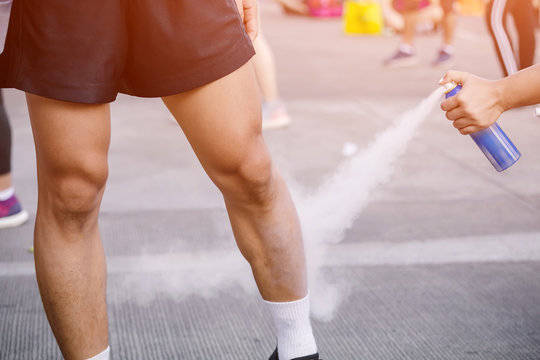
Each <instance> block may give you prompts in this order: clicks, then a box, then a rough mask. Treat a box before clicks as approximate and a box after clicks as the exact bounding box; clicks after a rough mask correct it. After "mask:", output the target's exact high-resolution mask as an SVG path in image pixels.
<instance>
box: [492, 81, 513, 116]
mask: <svg viewBox="0 0 540 360" xmlns="http://www.w3.org/2000/svg"><path fill="white" fill-rule="evenodd" d="M494 90H495V98H496V101H497V106H498V107H499V109H500V111H501V113H502V112H504V111H506V110H509V109H511V108H512V104H511V99H510V97H509V96H508V94H509V93H508V81H506V78H504V79H501V80H496V81H495V82H494Z"/></svg>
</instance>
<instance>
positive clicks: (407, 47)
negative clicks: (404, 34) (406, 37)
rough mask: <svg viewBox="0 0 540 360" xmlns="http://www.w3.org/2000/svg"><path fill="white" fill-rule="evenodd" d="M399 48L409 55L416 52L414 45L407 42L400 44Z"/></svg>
mask: <svg viewBox="0 0 540 360" xmlns="http://www.w3.org/2000/svg"><path fill="white" fill-rule="evenodd" d="M399 50H400V51H402V52H404V53H406V54H409V55H412V54H414V46H412V45H409V44H406V43H401V44H399Z"/></svg>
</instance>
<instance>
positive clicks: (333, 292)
mask: <svg viewBox="0 0 540 360" xmlns="http://www.w3.org/2000/svg"><path fill="white" fill-rule="evenodd" d="M441 95H442V89H437V90H435V91H434V92H433V93H432V94H431V95H430V96H429V97H428V98H426V99H425V100H424V101H422V102H421V103H420V104H419V105H418V106H417V107H415V108H413V109H412V110H410V111H408V112H407V113H405V114H404V115H403V116H401V117H400V118H398V119H397V121H396V122H395V123H394V124H393V125H392V126H391V127H389V128H388V129H386V130H384V131H383V132H382V133H380V134H379V135H378V136H377V137H376V138H375V140H374V141H373V142H372V143H371V144H370V145H369V146H368V147H367V148H366V149H364V150H363V151H360V152H359V153H357V154H356V155H355V156H353V157H351V158H349V159H348V160H347V161H345V162H344V163H342V164H341V165H340V167H339V168H338V170H337V171H336V172H335V173H333V174H332V175H331V176H329V177H328V178H327V179H326V181H325V182H324V183H323V184H322V185H321V186H320V187H319V188H318V189H317V191H316V192H315V193H313V194H312V195H310V196H308V197H304V198H298V199H297V202H298V207H299V213H300V218H301V221H302V226H303V231H304V238H305V243H306V250H307V256H308V266H309V274H310V284H311V285H310V287H311V293H313V294H314V295H315V296H312V311H313V314H314V315H315V316H316V317H317V318H319V319H321V320H328V319H331V318H332V315H333V312H334V311H335V310H336V309H337V307H338V304H339V302H340V301H341V300H342V299H343V295H344V294H346V293H347V288H343V286H342V284H341V285H340V284H335V285H332V284H330V283H328V282H327V281H326V280H325V278H324V276H323V274H321V269H323V267H324V258H325V254H326V252H327V249H328V247H330V246H332V245H333V244H336V243H338V242H340V241H342V240H343V238H344V235H345V231H346V230H347V229H349V228H350V227H351V225H352V224H353V221H354V220H355V219H356V218H357V217H358V216H359V214H360V213H361V211H362V210H363V209H364V208H365V207H366V205H367V204H368V203H369V201H370V195H371V194H372V193H373V191H374V190H375V188H376V187H377V186H378V185H380V184H381V183H383V182H385V181H387V180H388V178H389V177H390V175H392V173H393V171H394V169H395V167H396V161H397V160H398V159H399V157H400V156H401V155H402V154H403V153H404V152H405V150H406V148H407V145H408V144H409V142H410V141H411V140H412V138H413V137H414V135H415V134H416V133H417V130H418V127H419V125H420V124H421V123H422V122H423V121H424V120H425V119H427V117H428V116H429V114H430V113H431V112H432V111H433V108H434V107H435V106H436V104H437V103H438V101H439V100H440V98H441ZM358 256H359V257H361V256H362V254H358ZM340 286H341V288H340ZM317 294H325V296H317Z"/></svg>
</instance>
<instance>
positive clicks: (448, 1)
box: [433, 0, 456, 67]
mask: <svg viewBox="0 0 540 360" xmlns="http://www.w3.org/2000/svg"><path fill="white" fill-rule="evenodd" d="M440 5H441V8H442V10H443V18H442V27H443V44H442V47H441V49H440V50H439V53H438V55H437V58H436V59H435V60H434V61H433V65H434V66H447V67H448V66H452V62H453V61H452V60H453V55H454V30H455V27H456V12H455V11H454V0H441V3H440Z"/></svg>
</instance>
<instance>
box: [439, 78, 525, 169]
mask: <svg viewBox="0 0 540 360" xmlns="http://www.w3.org/2000/svg"><path fill="white" fill-rule="evenodd" d="M460 90H461V85H459V84H456V83H455V82H450V83H447V84H445V85H444V93H445V96H446V98H447V99H448V98H449V97H452V96H454V95H456V94H457V93H458V92H459V91H460ZM470 136H471V137H472V139H473V140H474V142H475V143H476V145H478V147H479V148H480V150H482V152H483V153H484V155H485V156H486V157H487V158H488V160H489V161H490V162H491V164H492V165H493V166H494V167H495V169H496V170H497V171H503V170H506V169H508V168H509V167H510V166H512V165H513V164H514V163H515V162H516V161H518V159H519V158H520V156H521V153H520V152H519V150H518V149H517V148H516V147H515V146H514V144H513V143H512V141H510V139H509V138H508V136H506V134H505V133H504V131H502V129H501V128H500V127H499V125H498V124H497V123H494V124H493V125H491V126H490V127H489V128H487V129H484V130H480V131H477V132H474V133H472V134H470Z"/></svg>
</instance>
